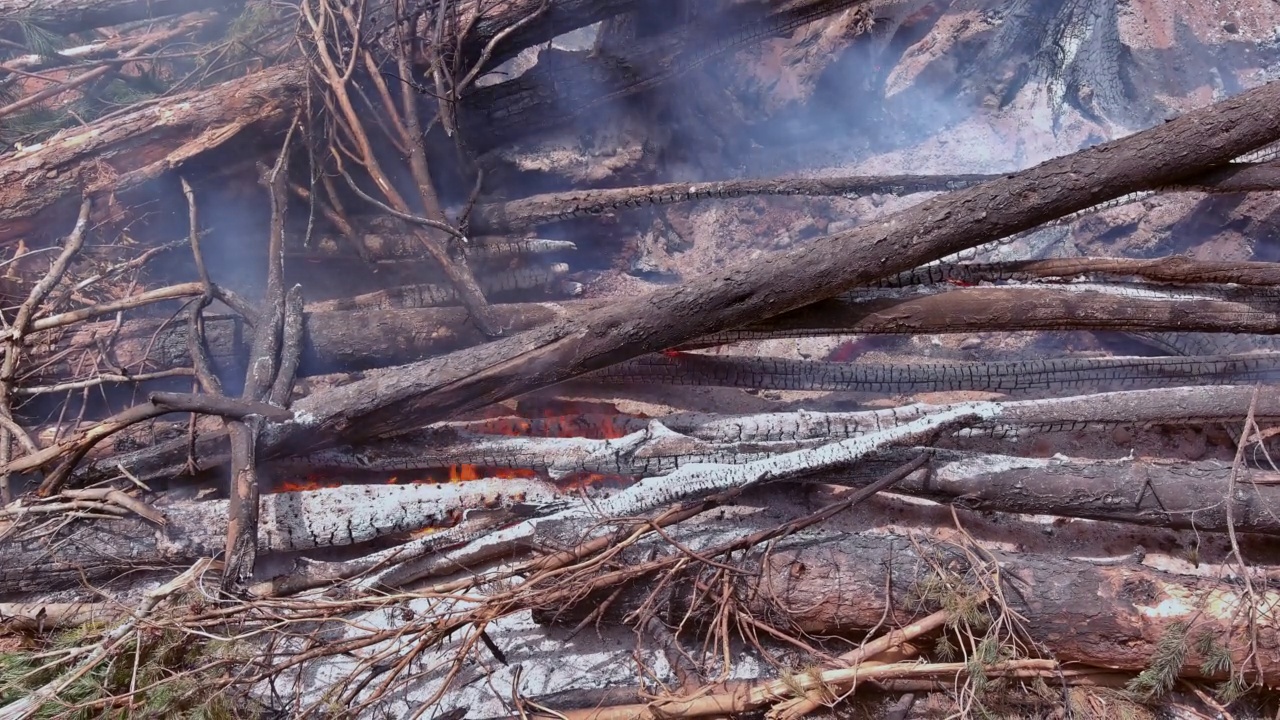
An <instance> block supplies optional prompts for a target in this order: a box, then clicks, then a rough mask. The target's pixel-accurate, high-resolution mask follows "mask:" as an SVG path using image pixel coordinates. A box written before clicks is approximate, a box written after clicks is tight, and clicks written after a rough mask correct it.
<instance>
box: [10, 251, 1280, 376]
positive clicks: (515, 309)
mask: <svg viewBox="0 0 1280 720" xmlns="http://www.w3.org/2000/svg"><path fill="white" fill-rule="evenodd" d="M1055 262H1056V261H1055ZM1073 262H1074V261H1073ZM1142 262H1146V261H1142ZM1076 265H1077V266H1078V265H1079V264H1078V263H1077V264H1076ZM1257 265H1259V266H1260V267H1257V268H1255V269H1254V270H1256V272H1254V276H1256V277H1255V279H1257V280H1265V279H1266V278H1267V276H1268V274H1269V273H1274V272H1275V271H1276V269H1277V267H1280V266H1275V265H1272V264H1267V263H1258V264H1257ZM1086 266H1087V265H1086ZM1262 266H1265V267H1262ZM961 272H964V273H969V271H968V270H964V271H961ZM1205 272H1209V270H1208V269H1206V270H1205ZM1251 272H1253V271H1251ZM1228 273H1234V274H1232V275H1231V276H1233V277H1240V275H1239V274H1238V273H1235V271H1234V270H1230V269H1226V270H1224V271H1223V274H1222V275H1215V277H1226V276H1227V274H1228ZM525 275H526V273H523V272H521V273H519V276H525ZM481 277H482V278H483V277H485V276H483V275H482V276H481ZM510 277H511V278H516V277H517V275H512V276H510ZM433 287H434V286H433ZM928 287H930V288H932V287H933V286H928ZM938 287H939V288H946V289H945V290H932V289H931V290H927V291H924V292H921V293H916V294H910V295H905V296H904V295H901V294H899V295H896V296H889V297H877V296H875V295H873V294H869V293H865V292H859V293H855V294H852V295H848V296H842V297H840V298H835V299H831V300H824V301H821V302H818V303H815V304H813V305H809V306H806V307H803V308H800V309H798V310H795V311H792V312H790V313H785V314H783V315H779V316H777V317H775V318H772V319H770V320H765V321H761V322H758V323H753V324H752V325H749V326H746V327H745V328H743V329H740V330H730V331H726V332H720V333H715V334H713V335H709V336H707V337H704V338H700V339H698V340H697V341H695V342H692V343H689V344H687V345H685V346H684V348H683V349H695V348H702V347H711V346H715V345H723V344H728V343H732V342H739V341H744V340H763V339H775V338H782V337H810V336H821V335H835V334H844V333H855V334H879V333H967V332H980V331H999V330H1004V331H1012V330H1072V329H1075V330H1084V329H1088V330H1127V331H1151V330H1174V329H1176V330H1179V331H1183V332H1185V331H1197V330H1198V331H1208V332H1236V333H1256V334H1264V333H1273V332H1275V329H1276V328H1277V327H1278V326H1280V320H1277V310H1276V309H1273V308H1272V307H1271V306H1272V305H1276V307H1277V308H1280V300H1277V301H1276V302H1274V303H1273V302H1272V301H1271V300H1270V299H1269V298H1268V297H1267V296H1265V295H1264V296H1262V297H1258V298H1255V299H1249V298H1248V296H1247V295H1245V294H1243V293H1237V294H1236V295H1237V296H1238V297H1234V298H1232V299H1226V298H1223V299H1215V298H1214V293H1215V292H1216V291H1211V290H1209V289H1208V288H1201V289H1198V290H1197V291H1195V293H1194V294H1187V293H1182V294H1181V295H1178V294H1169V293H1165V294H1163V295H1162V294H1158V293H1154V292H1151V293H1121V292H1119V291H1118V290H1117V289H1116V287H1115V286H1107V287H1106V288H1105V290H1106V292H1089V289H1090V288H1089V286H1085V285H1080V284H1072V285H1065V286H1056V285H1039V286H1032V287H972V288H954V287H952V286H949V285H942V286H938ZM491 289H496V287H491ZM174 290H175V291H181V293H182V294H183V295H199V294H200V293H201V292H202V291H203V290H202V286H200V285H199V284H198V283H190V284H187V285H183V286H175V287H174ZM1201 294H1203V295H1201ZM158 295H159V296H161V297H168V296H169V295H170V294H169V293H159V294H158ZM392 295H394V291H384V294H377V293H375V294H373V295H372V296H371V297H373V298H377V299H379V302H381V303H382V304H387V303H390V302H391V297H392ZM429 295H430V296H431V297H436V296H437V295H441V296H444V297H452V291H451V290H449V289H448V288H440V292H439V293H429ZM1228 297H1230V296H1228ZM353 302H355V300H352V299H346V300H334V301H322V302H320V303H313V304H312V306H311V307H312V308H313V310H314V309H316V308H317V306H320V307H335V306H338V305H347V306H349V305H351V304H352V303H353ZM602 304H603V303H601V302H600V301H596V300H588V301H570V302H563V303H558V304H550V303H525V304H499V305H493V306H492V310H493V312H494V314H495V317H496V318H497V319H498V321H499V323H500V324H501V325H502V327H503V328H506V329H507V331H521V330H528V329H532V328H534V327H538V326H540V325H546V324H548V323H551V322H555V321H558V320H561V319H565V318H568V317H570V316H572V315H575V314H579V313H583V312H587V311H590V310H594V309H597V308H599V307H601V306H602ZM118 305H119V303H117V304H115V305H111V306H103V311H104V312H105V311H106V310H107V308H109V307H116V306H118ZM84 315H85V314H84V313H81V314H80V315H78V316H77V317H80V316H84ZM43 320H44V319H42V320H38V321H36V322H35V323H34V324H33V327H34V328H35V329H37V330H39V329H42V328H43V329H45V330H49V329H52V327H51V326H49V323H48V322H44V323H43V326H42V321H43ZM304 323H305V328H306V330H305V335H306V343H305V347H304V353H303V357H302V364H301V367H300V368H299V373H300V375H302V376H308V375H318V374H323V373H328V372H338V371H351V370H365V369H370V368H378V367H388V366H391V365H395V364H397V363H403V362H409V361H412V360H415V359H419V358H422V357H429V356H432V355H439V354H443V353H446V352H449V351H452V350H457V349H460V348H465V347H470V346H473V345H477V344H480V343H481V342H483V341H484V340H485V338H484V336H483V335H482V334H481V333H479V332H478V331H477V330H476V329H475V327H474V326H473V325H472V324H471V323H470V322H469V320H468V316H467V314H466V313H465V312H464V311H461V310H457V309H445V308H441V309H431V308H415V309H382V310H368V309H366V310H360V311H356V312H328V311H326V312H309V313H306V315H305V319H304ZM424 329H428V330H429V331H427V332H424ZM246 331H247V327H246V322H245V321H244V320H242V319H240V318H239V317H223V316H214V317H208V318H206V319H205V333H206V335H205V342H206V345H207V347H208V350H209V354H210V357H211V359H212V361H213V362H214V364H215V365H216V366H219V367H227V368H233V367H238V366H240V365H241V364H243V362H244V358H245V357H246V356H247V347H246V346H245V343H244V338H245V333H246ZM186 333H187V329H186V326H185V325H181V324H170V323H167V322H165V321H162V320H157V319H138V320H129V321H125V322H124V323H122V324H119V325H117V324H116V323H100V324H92V325H86V326H82V327H78V328H76V329H75V330H74V332H71V333H69V334H67V335H65V336H55V337H54V338H51V339H48V340H45V341H44V342H38V343H36V344H34V346H33V347H31V348H30V350H29V356H30V366H31V367H32V370H30V371H28V374H27V375H26V376H25V377H23V378H22V382H23V387H19V388H18V390H17V392H18V394H24V393H30V392H36V391H37V390H38V389H39V388H32V385H33V384H34V383H50V382H51V383H55V384H60V383H63V382H65V381H67V380H69V379H79V378H78V376H77V374H76V369H75V366H74V364H73V363H74V359H75V358H77V357H80V356H82V355H83V354H84V353H90V354H92V353H96V352H97V351H98V348H99V347H100V343H102V342H104V341H106V340H108V339H109V340H110V341H111V348H112V355H113V358H114V361H115V363H116V364H117V365H118V367H119V368H120V369H121V370H123V371H124V372H122V373H118V377H119V379H118V380H116V381H117V382H127V381H129V379H130V374H131V373H133V374H136V373H144V372H145V371H146V370H147V369H148V368H152V367H160V368H181V367H187V366H189V365H190V364H191V360H190V356H189V353H188V349H187V342H186ZM45 337H46V338H47V337H48V336H45Z"/></svg>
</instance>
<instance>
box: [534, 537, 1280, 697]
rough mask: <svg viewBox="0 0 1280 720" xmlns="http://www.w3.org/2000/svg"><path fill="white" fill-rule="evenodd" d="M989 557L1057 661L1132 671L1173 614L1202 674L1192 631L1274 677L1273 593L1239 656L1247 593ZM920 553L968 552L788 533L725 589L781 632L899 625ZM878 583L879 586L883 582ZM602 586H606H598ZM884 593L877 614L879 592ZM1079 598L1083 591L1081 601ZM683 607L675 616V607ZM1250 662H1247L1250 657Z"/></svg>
mask: <svg viewBox="0 0 1280 720" xmlns="http://www.w3.org/2000/svg"><path fill="white" fill-rule="evenodd" d="M992 555H993V557H994V558H995V560H996V562H998V563H999V565H1000V568H1001V573H1000V576H1001V578H1002V582H1003V585H1002V589H1003V593H1004V599H1005V601H1006V602H1007V603H1008V605H1009V607H1010V609H1012V610H1013V611H1015V612H1017V613H1019V615H1021V617H1022V618H1023V619H1024V622H1023V626H1024V627H1025V629H1026V630H1027V632H1028V635H1029V636H1030V638H1032V639H1034V640H1035V641H1036V642H1037V644H1039V645H1040V646H1041V647H1043V648H1045V649H1046V650H1048V652H1049V653H1050V654H1051V656H1052V658H1053V659H1056V660H1058V661H1060V662H1080V663H1085V664H1089V665H1095V666H1097V665H1100V666H1104V667H1108V668H1111V669H1116V670H1142V669H1145V668H1147V667H1148V666H1149V665H1150V664H1151V662H1152V659H1153V656H1154V654H1155V650H1156V646H1157V645H1158V644H1159V643H1160V641H1161V639H1162V638H1165V637H1166V636H1168V635H1169V634H1170V633H1179V628H1178V627H1177V625H1176V624H1179V623H1185V624H1187V625H1188V626H1189V628H1188V629H1187V631H1186V638H1187V640H1186V645H1187V648H1186V650H1187V652H1186V655H1185V658H1184V660H1183V665H1182V671H1183V673H1184V674H1186V675H1188V676H1192V677H1196V676H1202V672H1201V670H1200V666H1201V664H1202V663H1203V662H1204V661H1205V659H1206V658H1205V657H1204V656H1203V655H1202V649H1201V648H1198V647H1197V642H1196V641H1197V639H1199V638H1201V637H1202V636H1203V637H1211V638H1213V640H1214V643H1215V644H1216V645H1217V646H1219V647H1223V648H1226V649H1227V650H1229V651H1230V654H1231V656H1232V659H1233V661H1234V662H1235V663H1236V665H1237V667H1242V668H1243V670H1244V672H1245V674H1246V677H1249V676H1250V675H1251V674H1252V676H1253V677H1257V675H1256V672H1257V670H1259V669H1260V670H1261V673H1262V677H1261V678H1259V679H1261V680H1263V681H1264V682H1266V683H1267V684H1269V685H1274V684H1275V683H1276V682H1278V681H1280V624H1278V623H1276V622H1275V618H1274V613H1275V608H1276V607H1280V592H1277V591H1276V590H1274V589H1269V590H1268V589H1259V591H1258V593H1257V596H1258V597H1257V599H1258V606H1257V607H1256V608H1253V609H1252V612H1255V613H1257V617H1258V624H1257V632H1256V636H1255V637H1256V648H1255V649H1256V653H1257V655H1256V657H1255V658H1254V660H1251V661H1249V662H1248V663H1247V664H1246V663H1244V660H1245V658H1246V657H1247V656H1248V654H1249V652H1250V648H1249V645H1248V637H1249V633H1248V629H1247V628H1248V616H1249V613H1250V612H1251V609H1250V608H1249V598H1248V595H1247V594H1246V592H1245V590H1244V589H1243V588H1241V587H1240V586H1238V585H1236V584H1233V583H1228V582H1219V581H1215V580H1212V579H1201V578H1194V577H1189V576H1182V575H1173V574H1169V573H1164V572H1160V571H1157V570H1153V569H1151V568H1147V567H1144V566H1142V565H1140V564H1137V563H1124V564H1118V565H1102V564H1097V563H1091V562H1087V561H1081V560H1073V559H1067V558H1062V557H1056V556H1051V555H1038V554H1032V553H1005V552H998V551H992ZM930 561H932V562H934V563H938V564H940V565H941V566H943V567H946V568H947V569H948V570H949V571H951V572H953V573H955V574H956V575H960V576H963V575H964V574H965V573H966V572H970V571H971V572H979V573H981V572H983V570H981V569H973V570H971V569H970V568H971V566H970V560H969V557H967V556H966V555H965V554H964V553H962V552H960V551H958V550H957V549H956V548H955V547H954V546H942V545H929V544H924V543H919V544H916V543H912V542H908V541H907V540H905V539H904V538H901V537H883V536H866V535H857V536H848V535H844V536H831V535H816V536H815V535H812V534H810V535H805V536H796V537H793V538H790V539H788V540H786V541H783V542H781V543H780V544H778V545H776V546H772V547H770V548H769V549H768V553H767V554H763V552H762V551H757V552H756V553H754V554H753V555H752V556H751V558H750V559H749V560H748V561H747V562H745V563H743V565H744V566H745V568H746V570H747V572H745V573H743V574H741V575H735V576H734V578H735V579H734V584H735V593H734V595H735V599H737V601H738V602H739V603H740V607H741V609H742V610H743V611H746V612H749V613H750V614H751V615H752V617H754V618H755V619H757V620H758V621H762V622H768V623H769V624H772V625H774V626H775V627H780V628H782V629H784V630H787V631H789V632H796V631H804V632H809V633H814V634H818V635H821V634H846V633H854V632H858V631H865V630H869V629H871V628H877V627H884V625H885V624H887V625H888V626H890V627H900V626H902V625H905V624H907V623H910V622H912V621H915V620H919V619H921V618H923V617H925V616H926V615H928V614H929V613H931V612H933V611H935V610H937V609H938V608H937V607H936V606H935V605H933V603H930V602H926V603H921V602H920V601H919V600H915V599H913V598H918V597H919V596H920V592H921V583H922V582H923V581H924V580H926V579H928V578H930V577H931V576H932V577H936V573H935V571H934V569H933V566H931V564H930ZM664 587H665V588H669V595H667V597H666V600H667V602H668V607H667V609H666V611H665V612H666V613H668V614H669V616H670V617H673V618H680V619H685V618H689V617H692V618H697V619H702V620H711V619H712V618H711V615H712V614H714V612H715V610H716V608H717V607H718V606H717V604H716V603H708V602H706V600H705V596H704V595H703V592H704V590H703V589H700V588H698V586H697V584H696V583H694V582H692V578H684V580H683V581H679V580H677V581H674V582H670V583H667V584H666V585H665V586H664ZM886 588H888V593H886ZM652 589H653V586H652V584H645V583H641V584H640V587H639V588H638V589H636V590H628V591H626V592H624V593H623V594H622V595H621V596H620V597H618V598H616V599H614V600H613V601H612V602H611V603H610V604H609V607H608V611H607V617H608V619H611V620H615V621H616V619H617V618H620V617H622V615H623V614H624V613H628V612H631V611H634V610H636V609H637V608H638V607H639V603H640V602H643V601H644V600H645V598H646V596H647V595H648V594H649V593H650V591H651V590H652ZM610 591H612V588H611V589H610ZM886 595H887V596H888V597H889V598H891V601H890V603H889V607H888V612H887V614H886V607H885V598H886ZM1082 598H1087V601H1082ZM598 600H599V599H598V598H591V599H590V600H588V601H587V602H586V603H584V604H582V605H580V606H577V607H575V608H574V609H573V610H572V611H569V612H565V611H563V609H561V610H560V611H559V612H558V614H556V615H553V614H552V613H546V614H540V617H541V618H543V619H545V620H551V619H552V618H553V617H554V619H555V621H556V622H564V623H568V624H570V625H573V624H575V623H576V622H578V621H580V620H581V619H582V618H583V617H584V616H585V615H586V614H587V613H589V612H592V611H595V610H597V609H598V608H599V602H598ZM686 612H688V613H689V615H688V616H686V615H685V613H686ZM1254 661H1256V663H1257V664H1256V666H1255V664H1254Z"/></svg>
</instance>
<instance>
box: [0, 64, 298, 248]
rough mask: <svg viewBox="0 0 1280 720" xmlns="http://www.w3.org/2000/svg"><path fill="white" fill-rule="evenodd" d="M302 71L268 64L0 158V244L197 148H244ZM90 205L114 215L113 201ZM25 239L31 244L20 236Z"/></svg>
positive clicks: (270, 120) (265, 129)
mask: <svg viewBox="0 0 1280 720" xmlns="http://www.w3.org/2000/svg"><path fill="white" fill-rule="evenodd" d="M305 83H306V74H305V73H304V72H302V70H301V69H300V68H299V67H297V66H294V65H286V66H281V67H276V68H272V69H269V70H266V71H263V72H261V73H256V74H253V75H248V76H245V77H243V78H238V79H236V80H232V81H230V82H227V83H224V84H222V85H218V86H215V87H213V88H210V89H208V90H198V91H193V92H189V93H184V94H182V95H178V96H175V97H172V98H166V99H163V100H159V101H156V102H154V103H150V104H144V105H142V106H140V107H138V108H137V109H134V110H131V111H128V112H126V113H123V114H121V115H116V116H112V117H107V118H104V119H102V120H99V121H97V122H94V123H90V124H89V125H87V126H84V127H79V128H72V129H69V130H64V131H63V132H61V133H59V134H57V135H55V136H53V137H51V138H49V139H48V140H46V141H45V142H43V143H39V144H37V145H33V146H31V147H28V148H24V149H23V150H21V151H18V152H17V153H15V154H14V155H11V156H9V157H7V158H5V159H4V160H3V161H2V162H0V244H3V243H9V242H12V241H14V240H16V239H18V238H21V237H23V236H27V235H34V234H38V233H41V231H42V230H44V229H45V228H46V227H58V226H59V225H58V224H57V223H55V222H53V220H54V219H55V218H58V217H62V216H64V215H65V213H66V212H68V210H67V208H69V207H70V206H71V204H73V203H76V202H79V198H80V196H81V194H82V193H83V194H84V195H86V196H88V197H112V196H116V195H120V196H122V198H123V196H125V195H126V194H127V193H129V192H130V191H133V190H137V189H139V188H141V187H142V186H143V185H145V184H146V183H148V182H150V181H152V180H155V179H157V178H159V177H161V176H162V175H164V174H166V173H168V172H169V171H171V170H175V169H178V168H180V167H182V166H183V164H184V163H186V162H187V161H189V160H191V159H193V158H195V157H197V156H200V155H202V154H204V153H208V152H211V151H215V150H219V149H221V148H228V149H230V148H232V147H241V148H244V147H245V146H244V145H243V143H245V142H249V141H248V140H246V139H245V138H244V137H242V135H241V133H243V132H244V131H246V130H250V131H252V132H251V133H250V136H252V135H260V134H269V133H272V132H274V130H275V129H276V128H277V127H278V126H279V125H280V124H282V123H283V122H284V121H285V120H286V119H287V118H288V117H289V116H291V114H292V112H293V110H294V108H295V102H296V100H297V98H300V97H302V91H303V89H304V88H305ZM95 207H98V208H106V209H109V210H110V211H111V212H112V214H117V213H119V212H120V206H119V205H118V204H116V203H106V202H103V203H95ZM28 244H29V245H30V244H34V243H31V242H30V241H28Z"/></svg>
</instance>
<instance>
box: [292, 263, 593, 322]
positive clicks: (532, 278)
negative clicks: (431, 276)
mask: <svg viewBox="0 0 1280 720" xmlns="http://www.w3.org/2000/svg"><path fill="white" fill-rule="evenodd" d="M568 274H569V265H568V264H567V263H553V264H551V265H526V266H523V267H519V268H516V269H514V270H510V271H507V272H503V273H500V274H497V275H481V276H480V277H479V278H478V279H479V281H480V283H479V284H480V288H481V289H482V290H483V291H484V294H485V296H486V297H493V296H496V297H501V296H503V295H510V294H511V293H516V292H520V291H522V290H535V289H544V290H546V291H548V292H550V293H554V292H555V291H556V290H557V289H558V288H557V287H556V285H557V281H558V280H560V279H561V278H563V277H565V276H566V275H568ZM460 302H461V301H460V300H459V298H458V292H457V290H456V289H455V288H454V287H453V286H452V285H432V284H426V285H403V286H400V287H395V288H388V289H386V290H378V291H375V292H371V293H365V294H362V295H356V296H355V297H350V298H339V299H336V300H323V301H320V302H314V303H311V304H310V305H309V307H308V309H309V310H310V311H311V312H313V313H316V312H334V311H342V310H346V311H351V310H395V309H400V308H406V309H407V308H425V307H439V306H442V305H457V304H460Z"/></svg>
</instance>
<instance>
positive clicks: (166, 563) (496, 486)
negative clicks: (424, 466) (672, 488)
mask: <svg viewBox="0 0 1280 720" xmlns="http://www.w3.org/2000/svg"><path fill="white" fill-rule="evenodd" d="M558 494H559V491H558V490H557V489H556V488H555V486H553V485H551V484H550V483H546V482H543V481H539V480H525V479H500V480H494V479H481V480H473V481H469V482H466V483H451V484H443V485H438V484H423V485H346V486H343V487H338V488H327V489H321V490H304V491H299V492H290V493H275V494H268V495H263V496H262V497H261V498H260V511H259V518H258V552H259V553H260V554H263V555H265V554H267V553H280V552H297V551H303V550H312V549H317V548H329V547H341V546H346V545H355V544H359V543H363V542H368V541H370V540H375V539H377V538H380V537H386V536H390V535H398V534H403V533H409V532H413V531H416V530H421V529H423V528H429V527H438V526H447V525H449V524H451V523H452V522H454V521H456V520H457V518H458V517H460V516H461V515H462V514H463V513H464V512H465V511H468V510H477V509H491V508H502V507H510V506H511V505H513V504H518V503H526V502H528V503H539V502H549V501H552V500H554V499H555V498H556V497H558ZM187 495H188V494H185V493H181V492H175V493H168V494H161V495H160V496H158V497H156V498H151V499H149V500H150V503H151V505H152V507H154V508H155V509H157V510H159V511H160V512H161V513H162V514H163V516H164V518H165V521H166V522H165V524H164V525H163V526H162V527H160V526H157V525H155V524H153V523H151V522H148V521H147V520H145V519H143V518H139V517H136V516H128V517H122V518H118V519H110V520H107V519H92V520H72V521H70V522H67V523H65V524H64V525H62V526H61V527H58V528H57V529H56V530H55V531H54V532H52V533H49V532H48V530H47V529H46V528H44V527H43V526H42V525H35V526H30V525H29V526H26V527H22V528H16V529H15V530H14V531H13V532H14V535H12V536H10V537H9V538H7V539H6V541H5V542H4V543H2V544H0V568H2V569H0V593H5V594H6V595H9V594H11V593H12V594H21V593H47V592H51V591H55V590H60V589H66V588H76V587H80V586H81V584H82V582H83V581H86V580H87V581H89V582H95V583H96V582H107V581H110V580H112V579H114V578H115V577H117V576H120V575H125V574H128V573H131V572H135V571H137V570H139V569H144V570H163V569H164V568H166V567H174V566H178V565H181V564H183V563H190V562H191V561H192V560H195V559H197V558H201V557H214V556H217V555H219V554H220V553H221V552H222V551H223V549H224V546H225V543H226V532H227V519H228V512H229V511H228V501H227V500H206V501H195V500H191V499H189V497H188V496H187ZM11 509H12V508H11ZM55 522H57V523H60V524H61V523H62V522H63V520H62V519H61V518H59V519H56V520H55Z"/></svg>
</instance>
